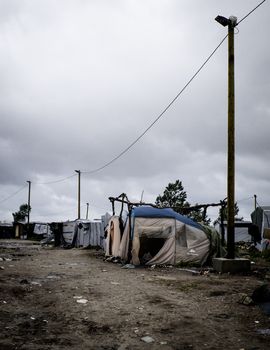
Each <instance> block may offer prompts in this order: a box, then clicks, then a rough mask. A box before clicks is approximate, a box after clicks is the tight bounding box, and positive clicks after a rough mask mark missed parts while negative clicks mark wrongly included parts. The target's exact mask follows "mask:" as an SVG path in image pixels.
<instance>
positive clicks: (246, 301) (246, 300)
mask: <svg viewBox="0 0 270 350" xmlns="http://www.w3.org/2000/svg"><path fill="white" fill-rule="evenodd" d="M238 303H239V304H243V305H254V302H253V300H252V299H251V298H250V297H249V296H248V295H247V294H245V293H240V294H239V300H238Z"/></svg>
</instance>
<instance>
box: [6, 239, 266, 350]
mask: <svg viewBox="0 0 270 350" xmlns="http://www.w3.org/2000/svg"><path fill="white" fill-rule="evenodd" d="M261 284H262V280H261V279H260V278H259V277H258V276H254V274H253V275H250V276H230V275H218V274H214V273H208V274H205V275H192V273H190V272H186V271H181V270H179V269H176V268H155V269H151V268H136V269H122V268H121V266H120V265H117V264H113V263H108V262H104V261H103V259H102V257H101V255H100V253H99V252H96V251H94V250H82V249H70V250H63V249H56V248H41V247H40V246H39V245H36V244H31V242H30V243H29V242H21V241H17V242H14V241H13V242H12V241H2V242H1V241H0V327H1V335H0V349H1V350H10V349H27V350H31V349H97V350H101V349H102V350H109V349H110V350H114V349H119V350H122V349H131V350H133V349H164V350H169V349H182V350H184V349H185V350H187V349H193V350H195V349H196V350H199V349H245V350H255V349H269V348H270V335H267V334H261V332H262V331H261V330H265V329H269V328H270V327H269V325H270V319H269V316H266V315H264V314H263V313H262V312H261V310H260V308H259V307H258V306H245V305H242V304H239V303H238V301H239V295H240V293H247V294H251V293H252V291H253V290H254V288H255V287H257V286H259V285H261ZM146 341H149V343H147V342H146Z"/></svg>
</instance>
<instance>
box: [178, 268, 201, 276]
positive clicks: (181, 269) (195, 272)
mask: <svg viewBox="0 0 270 350" xmlns="http://www.w3.org/2000/svg"><path fill="white" fill-rule="evenodd" d="M177 270H178V271H183V272H188V273H191V274H192V275H200V274H201V272H199V271H196V270H192V269H184V268H178V269H177ZM205 274H207V273H205Z"/></svg>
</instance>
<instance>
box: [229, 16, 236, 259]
mask: <svg viewBox="0 0 270 350" xmlns="http://www.w3.org/2000/svg"><path fill="white" fill-rule="evenodd" d="M236 21H237V19H236V18H235V17H230V18H229V20H228V159H227V205H228V216H227V251H228V252H227V257H228V259H234V258H235V251H234V244H235V232H234V217H235V209H234V201H235V199H234V198H235V108H234V106H235V97H234V27H235V25H236Z"/></svg>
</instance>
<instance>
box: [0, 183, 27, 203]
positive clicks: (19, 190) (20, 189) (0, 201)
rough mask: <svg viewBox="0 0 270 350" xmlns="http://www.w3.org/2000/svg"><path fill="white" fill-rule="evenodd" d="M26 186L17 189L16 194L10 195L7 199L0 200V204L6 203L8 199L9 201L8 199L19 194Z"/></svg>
mask: <svg viewBox="0 0 270 350" xmlns="http://www.w3.org/2000/svg"><path fill="white" fill-rule="evenodd" d="M26 186H27V185H24V186H22V187H21V188H19V189H18V190H17V191H16V192H14V193H12V194H10V195H9V196H8V197H6V198H4V199H2V200H0V203H3V202H5V201H7V200H8V199H10V198H12V197H14V196H16V194H17V193H19V192H21V191H22V190H23V189H24V188H25V187H26Z"/></svg>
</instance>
